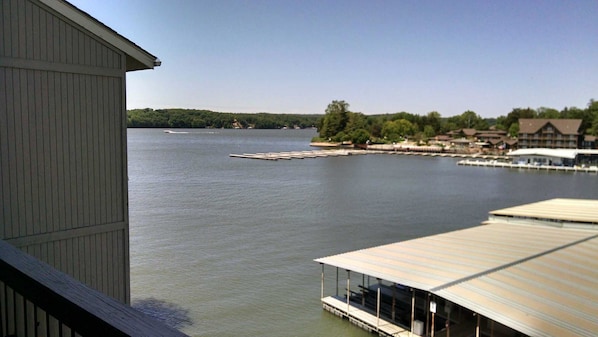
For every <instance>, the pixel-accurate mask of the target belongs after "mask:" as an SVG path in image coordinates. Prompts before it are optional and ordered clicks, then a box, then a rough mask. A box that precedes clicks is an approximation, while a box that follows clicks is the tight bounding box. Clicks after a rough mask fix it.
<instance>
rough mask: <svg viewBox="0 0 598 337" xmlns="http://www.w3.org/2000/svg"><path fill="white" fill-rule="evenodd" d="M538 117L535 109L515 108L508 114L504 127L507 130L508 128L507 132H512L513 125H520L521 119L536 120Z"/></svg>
mask: <svg viewBox="0 0 598 337" xmlns="http://www.w3.org/2000/svg"><path fill="white" fill-rule="evenodd" d="M536 117H537V113H536V111H535V110H534V109H530V108H527V109H521V108H515V109H513V110H512V111H511V112H509V113H508V114H507V117H506V118H505V121H504V124H503V125H504V126H505V128H507V130H510V128H511V125H512V124H513V123H517V124H519V118H536Z"/></svg>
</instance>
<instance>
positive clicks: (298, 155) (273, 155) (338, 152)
mask: <svg viewBox="0 0 598 337" xmlns="http://www.w3.org/2000/svg"><path fill="white" fill-rule="evenodd" d="M365 154H387V155H404V156H409V155H411V156H424V157H446V158H477V159H487V160H498V159H505V158H506V157H504V156H494V155H481V154H461V153H434V152H408V151H381V150H359V149H335V150H313V151H291V152H266V153H243V154H230V155H229V156H230V157H232V158H246V159H260V160H291V159H307V158H326V157H339V156H353V155H365Z"/></svg>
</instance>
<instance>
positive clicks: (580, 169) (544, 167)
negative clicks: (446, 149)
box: [457, 159, 598, 173]
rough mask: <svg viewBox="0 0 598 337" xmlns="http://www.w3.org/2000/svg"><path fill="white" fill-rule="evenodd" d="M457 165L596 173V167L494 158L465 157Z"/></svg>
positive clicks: (597, 168)
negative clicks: (533, 163)
mask: <svg viewBox="0 0 598 337" xmlns="http://www.w3.org/2000/svg"><path fill="white" fill-rule="evenodd" d="M457 165H462V166H481V167H502V168H512V169H525V170H535V171H559V172H585V173H598V167H596V166H592V167H578V166H574V167H570V166H550V165H531V164H513V163H507V162H501V161H496V160H471V159H465V160H460V161H459V162H457Z"/></svg>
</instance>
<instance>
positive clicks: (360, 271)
mask: <svg viewBox="0 0 598 337" xmlns="http://www.w3.org/2000/svg"><path fill="white" fill-rule="evenodd" d="M597 225H598V200H579V199H552V200H547V201H541V202H538V203H533V204H527V205H522V206H516V207H512V208H507V209H503V210H498V211H493V212H491V214H490V217H489V220H488V221H486V222H484V223H483V224H482V225H480V226H477V227H473V228H468V229H463V230H458V231H454V232H449V233H444V234H438V235H433V236H428V237H424V238H419V239H414V240H409V241H404V242H398V243H393V244H388V245H382V246H378V247H373V248H368V249H362V250H358V251H353V252H348V253H344V254H338V255H333V256H329V257H324V258H320V259H316V260H315V261H316V262H319V263H320V264H321V265H322V275H321V279H322V286H321V299H322V306H323V308H324V309H326V310H328V311H330V312H333V313H335V314H336V315H338V316H341V317H344V318H348V319H349V320H350V321H351V322H353V323H355V324H357V325H359V326H361V327H363V328H365V329H367V330H369V331H372V332H376V333H378V334H379V335H383V336H447V337H448V336H453V337H459V336H497V337H500V336H525V335H527V336H595V334H596V331H598V287H596V284H598V258H597V257H598V226H597Z"/></svg>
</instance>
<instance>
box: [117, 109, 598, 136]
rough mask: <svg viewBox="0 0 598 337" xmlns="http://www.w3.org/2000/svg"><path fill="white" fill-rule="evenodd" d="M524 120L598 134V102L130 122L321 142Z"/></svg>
mask: <svg viewBox="0 0 598 337" xmlns="http://www.w3.org/2000/svg"><path fill="white" fill-rule="evenodd" d="M520 118H557V119H558V118H564V119H581V120H582V123H581V132H583V133H584V134H589V135H596V136H598V101H595V100H593V99H592V100H590V102H589V103H588V105H587V107H586V108H585V109H580V108H576V107H566V108H564V109H562V110H561V111H559V110H556V109H552V108H546V107H541V108H538V109H532V108H514V109H513V110H512V111H511V112H509V113H508V114H507V115H506V116H500V117H497V118H482V117H480V115H478V114H477V113H475V112H474V111H471V110H467V111H465V112H463V113H462V114H460V115H456V116H452V117H442V116H441V115H440V113H438V112H437V111H432V112H429V113H427V114H425V115H417V114H411V113H408V112H397V113H389V114H381V115H364V114H363V113H360V112H352V111H350V110H349V103H347V102H345V101H336V100H335V101H332V103H330V104H328V107H327V108H326V110H325V113H324V115H321V114H320V115H317V114H315V115H311V114H309V115H308V114H305V115H301V114H271V113H230V112H216V111H210V110H196V109H156V110H154V109H150V108H146V109H135V110H129V111H127V126H128V127H132V128H136V127H137V128H235V127H241V128H255V129H280V128H284V127H288V128H295V127H299V128H312V127H317V129H318V134H319V135H318V137H316V138H315V139H314V140H319V141H334V142H341V141H352V142H353V143H355V144H363V143H365V142H367V141H368V140H369V141H373V142H396V141H400V140H403V139H405V138H409V139H412V140H415V141H426V140H427V139H430V138H432V137H435V136H437V135H441V134H446V133H447V132H449V131H453V130H459V129H477V130H488V129H490V128H491V127H493V128H494V129H496V130H504V131H507V132H508V134H509V135H511V136H513V137H516V136H517V134H518V133H519V119H520Z"/></svg>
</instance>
